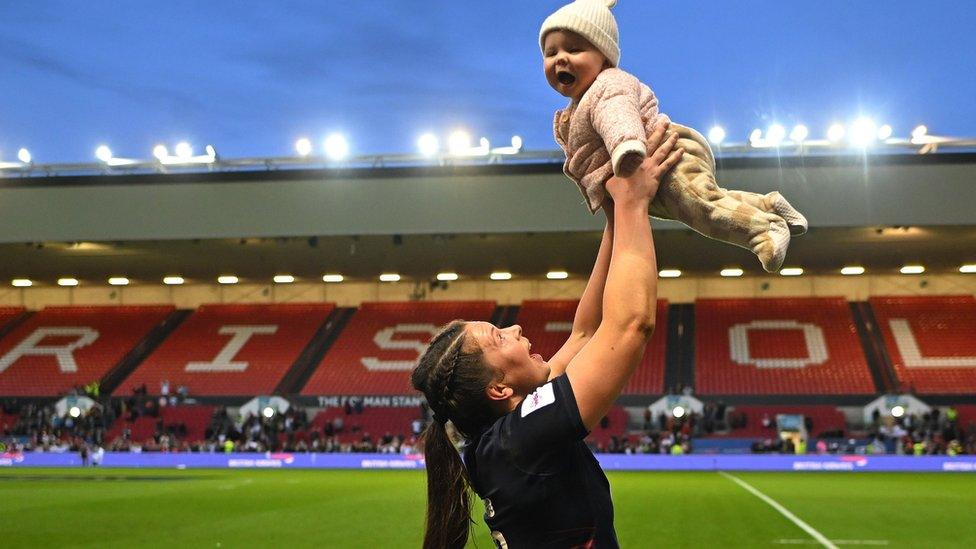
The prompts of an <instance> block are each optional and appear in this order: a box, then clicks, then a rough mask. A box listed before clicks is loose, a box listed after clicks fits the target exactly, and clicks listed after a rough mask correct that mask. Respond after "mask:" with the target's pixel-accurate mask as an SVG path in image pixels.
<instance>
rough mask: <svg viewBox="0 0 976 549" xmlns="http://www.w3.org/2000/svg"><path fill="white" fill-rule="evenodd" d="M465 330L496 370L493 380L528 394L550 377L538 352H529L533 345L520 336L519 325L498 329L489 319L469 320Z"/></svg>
mask: <svg viewBox="0 0 976 549" xmlns="http://www.w3.org/2000/svg"><path fill="white" fill-rule="evenodd" d="M464 331H465V334H466V335H467V336H468V337H469V338H471V339H470V340H471V341H473V342H474V343H476V344H477V345H478V347H479V348H480V349H481V351H482V353H483V356H484V359H485V362H486V363H488V365H489V366H491V367H492V369H494V370H495V374H496V382H497V383H500V384H503V385H505V386H508V387H511V388H512V390H513V391H514V393H515V394H518V395H522V396H525V395H528V394H529V393H531V392H532V391H535V390H536V389H537V388H539V387H541V386H542V385H544V384H545V383H546V381H548V380H549V373H550V369H549V365H548V364H547V363H546V361H545V360H543V358H542V356H541V355H538V354H533V353H531V352H530V351H531V349H532V344H531V343H530V342H529V340H528V339H527V338H525V337H522V328H521V326H519V325H517V324H516V325H515V326H510V327H508V328H505V329H499V328H497V327H496V326H495V325H494V324H492V323H490V322H468V323H467V324H465V327H464Z"/></svg>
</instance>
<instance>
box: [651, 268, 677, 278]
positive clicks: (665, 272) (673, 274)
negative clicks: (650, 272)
mask: <svg viewBox="0 0 976 549" xmlns="http://www.w3.org/2000/svg"><path fill="white" fill-rule="evenodd" d="M657 276H659V277H661V278H678V277H679V276H681V271H679V270H678V269H662V270H661V271H660V272H659V273H657Z"/></svg>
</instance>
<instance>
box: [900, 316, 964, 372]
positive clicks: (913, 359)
mask: <svg viewBox="0 0 976 549" xmlns="http://www.w3.org/2000/svg"><path fill="white" fill-rule="evenodd" d="M888 325H889V326H891V335H892V336H894V338H895V345H896V346H897V347H898V352H899V353H901V358H902V360H904V361H905V366H906V367H908V368H976V356H942V357H923V356H922V350H921V349H919V348H918V341H916V340H915V334H914V333H912V327H911V326H910V325H909V324H908V320H906V319H904V318H891V319H888Z"/></svg>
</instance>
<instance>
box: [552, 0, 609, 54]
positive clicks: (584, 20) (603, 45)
mask: <svg viewBox="0 0 976 549" xmlns="http://www.w3.org/2000/svg"><path fill="white" fill-rule="evenodd" d="M616 5H617V0H576V1H575V2H572V3H571V4H566V5H565V6H563V7H561V8H559V9H558V10H556V12H555V13H553V14H552V15H550V16H549V17H547V18H546V20H545V21H543V23H542V28H541V29H540V30H539V47H540V48H541V49H543V50H544V49H545V42H546V35H547V34H549V33H550V32H552V31H554V30H568V31H572V32H575V33H576V34H579V35H580V36H582V37H583V38H586V39H587V40H589V41H590V43H591V44H593V45H594V46H595V47H596V49H598V50H600V53H602V54H603V55H604V56H606V58H607V60H608V61H610V65H611V66H614V67H616V66H617V65H618V64H619V63H620V38H619V33H618V31H617V20H616V19H614V17H613V14H612V13H610V8H612V7H614V6H616Z"/></svg>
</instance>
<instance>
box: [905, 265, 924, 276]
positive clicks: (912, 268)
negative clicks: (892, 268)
mask: <svg viewBox="0 0 976 549" xmlns="http://www.w3.org/2000/svg"><path fill="white" fill-rule="evenodd" d="M924 272H925V267H923V266H921V265H905V266H904V267H902V268H901V274H903V275H917V274H922V273H924Z"/></svg>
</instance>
